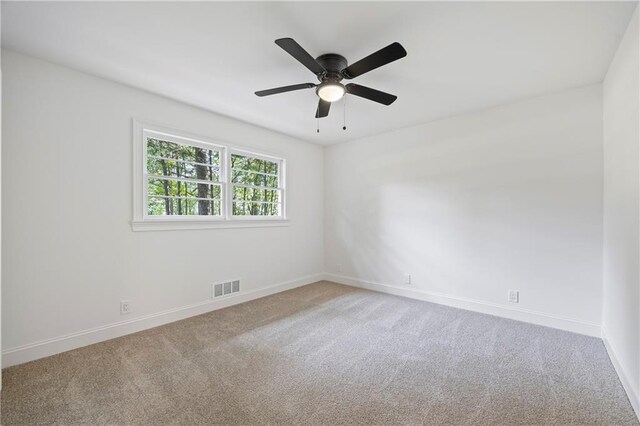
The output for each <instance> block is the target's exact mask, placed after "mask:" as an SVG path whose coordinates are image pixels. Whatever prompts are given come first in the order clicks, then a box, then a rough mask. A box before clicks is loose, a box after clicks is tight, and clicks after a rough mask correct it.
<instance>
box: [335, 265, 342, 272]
mask: <svg viewBox="0 0 640 426" xmlns="http://www.w3.org/2000/svg"><path fill="white" fill-rule="evenodd" d="M336 269H337V270H338V272H342V263H338V264H337V265H336Z"/></svg>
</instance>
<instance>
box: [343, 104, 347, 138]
mask: <svg viewBox="0 0 640 426" xmlns="http://www.w3.org/2000/svg"><path fill="white" fill-rule="evenodd" d="M342 99H343V101H342V130H347V97H346V96H345V97H343V98H342Z"/></svg>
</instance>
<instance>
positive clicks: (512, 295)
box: [508, 290, 520, 303]
mask: <svg viewBox="0 0 640 426" xmlns="http://www.w3.org/2000/svg"><path fill="white" fill-rule="evenodd" d="M508 300H509V302H511V303H518V302H520V292H519V291H518V290H509V294H508Z"/></svg>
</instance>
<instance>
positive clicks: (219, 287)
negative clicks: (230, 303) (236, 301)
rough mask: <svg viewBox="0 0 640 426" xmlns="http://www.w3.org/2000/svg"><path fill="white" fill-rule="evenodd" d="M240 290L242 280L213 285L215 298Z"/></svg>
mask: <svg viewBox="0 0 640 426" xmlns="http://www.w3.org/2000/svg"><path fill="white" fill-rule="evenodd" d="M238 292H240V280H234V281H227V282H224V283H219V284H214V285H213V298H214V299H215V298H216V297H223V296H228V295H230V294H233V293H238Z"/></svg>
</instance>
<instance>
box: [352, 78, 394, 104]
mask: <svg viewBox="0 0 640 426" xmlns="http://www.w3.org/2000/svg"><path fill="white" fill-rule="evenodd" d="M345 88H346V89H347V93H349V94H350V95H355V96H360V97H361V98H365V99H369V100H370V101H374V102H378V103H380V104H383V105H391V104H392V103H393V102H394V101H395V100H396V99H398V97H397V96H396V95H391V94H389V93H385V92H381V91H379V90H376V89H372V88H370V87H365V86H360V85H359V84H354V83H349V84H347V85H346V86H345Z"/></svg>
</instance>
